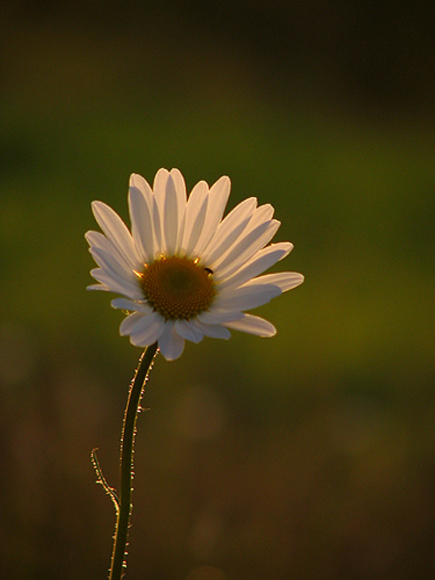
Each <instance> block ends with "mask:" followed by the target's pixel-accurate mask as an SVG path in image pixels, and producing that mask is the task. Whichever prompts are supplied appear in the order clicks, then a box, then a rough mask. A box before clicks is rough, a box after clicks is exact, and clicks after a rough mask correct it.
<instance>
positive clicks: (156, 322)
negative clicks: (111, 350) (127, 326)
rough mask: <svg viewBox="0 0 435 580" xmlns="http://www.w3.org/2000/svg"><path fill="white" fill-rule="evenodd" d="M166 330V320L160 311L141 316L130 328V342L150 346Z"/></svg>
mask: <svg viewBox="0 0 435 580" xmlns="http://www.w3.org/2000/svg"><path fill="white" fill-rule="evenodd" d="M130 316H133V314H131V315H130ZM164 330H165V321H164V319H163V317H162V316H161V315H160V314H159V313H158V312H153V313H152V314H147V315H145V316H141V318H140V320H138V322H137V323H136V324H135V325H134V327H133V328H132V329H131V330H130V342H131V343H132V344H134V345H135V346H149V345H150V344H154V343H155V342H157V341H158V340H159V338H160V337H161V336H162V334H163V332H164Z"/></svg>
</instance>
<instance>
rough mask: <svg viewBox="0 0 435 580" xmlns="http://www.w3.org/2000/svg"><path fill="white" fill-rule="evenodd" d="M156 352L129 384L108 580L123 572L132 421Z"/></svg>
mask: <svg viewBox="0 0 435 580" xmlns="http://www.w3.org/2000/svg"><path fill="white" fill-rule="evenodd" d="M156 352H157V343H155V344H153V345H151V346H149V347H147V348H146V349H145V351H144V352H143V353H142V356H141V358H140V360H139V365H138V368H137V370H136V373H135V375H134V378H133V380H132V382H131V386H130V392H129V395H128V400H127V406H126V408H125V413H124V422H123V426H122V438H121V458H120V463H121V484H120V490H119V509H118V514H117V520H116V528H115V537H114V542H113V552H112V562H111V566H110V576H109V578H110V580H121V578H122V577H123V576H124V573H125V569H126V566H127V564H126V561H125V559H126V546H127V538H128V530H129V526H130V515H131V510H132V507H133V506H132V503H131V496H132V482H133V454H134V440H135V434H136V419H137V413H138V410H139V405H140V401H141V398H142V394H143V390H144V387H145V383H146V381H147V378H148V374H149V372H150V370H151V367H152V363H153V360H154V357H155V355H156Z"/></svg>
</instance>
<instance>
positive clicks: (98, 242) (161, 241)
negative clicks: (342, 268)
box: [86, 169, 304, 360]
mask: <svg viewBox="0 0 435 580" xmlns="http://www.w3.org/2000/svg"><path fill="white" fill-rule="evenodd" d="M230 187H231V184H230V180H229V178H228V177H221V178H220V179H219V180H218V181H217V182H216V183H215V184H214V185H213V186H212V187H209V186H208V184H207V183H206V182H205V181H200V182H199V183H197V184H196V185H195V187H194V188H193V189H192V191H191V193H190V195H189V197H187V194H186V184H185V182H184V178H183V176H182V174H181V173H180V171H179V170H178V169H172V170H171V171H170V172H169V171H167V170H166V169H160V170H159V171H158V172H157V174H156V176H155V179H154V184H153V188H151V187H150V185H149V184H148V182H147V181H145V179H144V178H143V177H141V176H140V175H137V174H133V175H132V176H131V178H130V190H129V200H128V201H129V210H130V219H131V232H130V231H129V230H128V228H127V227H126V225H125V224H124V222H123V221H122V220H121V218H120V217H119V216H118V215H117V214H116V213H115V212H114V211H113V210H112V209H111V208H110V207H109V206H107V205H106V204H104V203H103V202H101V201H94V202H93V203H92V210H93V213H94V216H95V219H96V221H97V222H98V225H99V226H100V228H101V229H102V231H103V232H104V234H102V233H99V232H94V231H90V232H87V234H86V239H87V241H88V243H89V246H90V248H89V251H90V252H91V254H92V256H93V258H94V260H95V261H96V263H97V264H98V266H99V267H98V268H96V269H94V270H92V271H91V274H92V276H93V277H94V278H95V280H97V282H98V284H94V285H92V286H89V289H91V290H106V291H108V292H115V293H116V294H120V295H121V296H122V297H121V298H115V299H114V300H112V306H113V307H114V308H120V309H122V310H126V311H128V312H129V313H130V314H129V315H128V316H127V317H126V318H125V319H124V320H123V322H122V323H121V327H120V333H121V335H123V336H125V335H128V336H130V341H131V343H132V344H134V345H135V346H141V347H146V346H149V345H151V344H153V343H155V342H158V346H159V349H160V351H161V353H162V354H163V356H164V357H165V358H166V359H167V360H174V359H176V358H178V357H179V356H180V355H181V354H182V352H183V349H184V343H185V340H190V341H191V342H195V343H198V342H200V341H201V340H202V339H203V338H204V336H209V337H212V338H224V339H228V338H230V335H231V333H230V329H232V330H240V331H242V332H247V333H250V334H255V335H257V336H263V337H270V336H273V335H274V334H275V333H276V329H275V327H274V326H273V325H272V324H271V323H270V322H268V321H267V320H264V319H263V318H260V317H259V316H254V315H252V314H247V313H246V312H244V311H245V310H251V309H252V308H256V307H258V306H261V305H263V304H266V303H267V302H269V301H270V300H271V299H272V298H275V297H276V296H278V295H279V294H281V293H282V292H286V291H287V290H290V289H292V288H295V287H296V286H299V284H301V283H302V282H303V280H304V277H303V276H302V274H298V273H296V272H280V273H273V274H267V275H263V276H260V274H262V273H263V272H264V271H265V270H267V269H268V268H270V267H271V266H272V265H273V264H275V263H276V262H278V261H279V260H282V259H283V258H285V257H286V256H287V255H288V254H289V253H290V251H291V250H292V249H293V245H292V244H291V243H290V242H279V243H277V244H271V245H267V244H268V243H269V242H270V240H271V239H272V238H273V236H274V235H275V233H276V232H277V230H278V228H279V226H280V222H279V221H277V220H275V219H273V213H274V209H273V207H272V206H271V205H268V204H267V205H262V206H260V207H258V204H257V200H256V198H254V197H250V198H248V199H246V200H244V201H242V202H241V203H239V204H238V205H237V206H236V207H235V208H234V209H233V210H232V211H231V212H230V213H229V214H228V215H227V216H226V217H225V218H223V214H224V210H225V207H226V204H227V201H228V197H229V194H230Z"/></svg>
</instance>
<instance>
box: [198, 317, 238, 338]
mask: <svg viewBox="0 0 435 580" xmlns="http://www.w3.org/2000/svg"><path fill="white" fill-rule="evenodd" d="M191 323H192V324H194V325H195V326H196V327H197V328H198V329H199V330H200V331H201V332H202V333H203V334H204V336H208V337H210V338H222V339H224V340H228V339H229V338H231V332H230V331H229V330H228V328H225V326H221V325H219V324H203V323H202V322H200V321H199V320H198V319H195V320H192V322H191Z"/></svg>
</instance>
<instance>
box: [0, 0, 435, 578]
mask: <svg viewBox="0 0 435 580" xmlns="http://www.w3.org/2000/svg"><path fill="white" fill-rule="evenodd" d="M434 16H435V4H434V3H433V2H429V1H427V2H413V1H411V0H405V1H403V2H397V1H396V2H392V1H385V2H374V1H373V2H371V1H360V2H358V1H356V0H350V1H348V2H344V1H338V0H337V1H329V2H319V1H317V2H316V1H314V0H311V1H309V0H308V1H305V2H302V1H297V2H291V1H288V2H286V1H279V0H252V1H250V2H248V1H247V0H233V1H232V2H229V1H225V0H224V1H222V0H221V1H220V2H211V1H202V2H200V1H188V0H179V1H178V2H177V1H175V0H172V1H169V0H167V1H160V2H153V3H151V2H142V3H139V2H133V1H127V2H122V3H121V2H116V1H114V2H103V1H102V0H101V1H96V0H94V1H92V0H91V1H89V0H88V1H84V0H82V1H75V2H74V3H72V2H71V3H66V4H65V3H60V2H49V1H47V2H31V1H29V2H25V1H19V0H16V1H14V2H8V1H6V2H3V3H2V4H1V7H0V31H1V34H0V115H1V130H0V196H1V198H0V201H1V211H0V263H1V278H0V280H1V283H0V298H1V302H0V304H1V306H0V308H1V322H0V389H1V390H0V397H1V399H0V454H1V455H0V465H1V478H0V498H1V499H0V575H1V577H2V578H11V579H15V578H16V579H20V580H39V579H44V580H51V579H56V580H57V579H62V580H69V579H74V580H76V579H78V578H80V579H81V580H97V579H98V578H101V579H103V578H106V577H107V568H108V565H109V559H110V552H111V536H112V533H113V525H114V513H113V508H112V506H111V503H110V501H109V499H108V498H107V497H105V496H104V493H103V490H102V489H101V487H100V486H97V485H95V483H94V482H95V476H94V473H93V471H92V467H91V464H90V460H89V454H90V451H91V449H92V448H93V447H96V446H98V447H99V449H100V451H99V456H100V461H101V463H102V466H103V468H104V471H105V474H106V477H107V478H108V480H109V482H110V483H111V484H112V485H115V486H116V485H117V457H118V445H119V435H120V428H121V421H122V414H123V408H124V404H125V399H126V394H127V387H128V384H129V381H130V378H131V376H132V373H133V370H134V367H135V364H136V362H137V359H138V357H139V354H140V351H139V349H136V348H134V347H132V346H130V345H129V343H128V340H127V339H126V338H120V337H119V336H118V325H119V323H120V321H121V318H122V314H121V313H119V312H115V311H113V310H112V309H111V308H110V307H109V298H110V297H109V295H107V294H102V293H87V292H86V291H85V287H86V285H87V284H89V283H91V282H92V280H91V278H90V276H89V270H90V269H91V267H93V262H92V260H91V258H90V257H89V255H88V253H87V250H86V247H87V246H86V243H85V241H84V238H83V234H84V232H85V231H86V230H88V229H91V228H95V224H94V221H93V218H92V215H91V212H90V208H89V204H90V202H91V201H92V200H93V199H102V200H104V201H105V202H107V203H109V204H110V205H112V206H113V207H114V208H115V209H116V210H117V211H118V212H119V213H120V214H121V215H122V216H123V217H124V218H127V204H126V194H127V185H128V177H129V174H130V173H132V172H138V173H141V174H142V175H144V177H146V178H147V179H148V180H152V178H153V176H154V174H155V172H156V171H157V169H158V168H159V167H167V168H171V167H178V168H180V169H181V171H182V172H183V173H184V175H185V176H186V180H187V184H188V188H189V189H190V188H191V187H192V186H193V185H194V184H195V183H196V182H197V181H199V180H200V179H206V180H207V181H208V182H209V183H212V182H213V181H214V180H216V179H217V178H218V177H220V176H221V175H223V174H228V175H229V176H230V177H231V179H232V182H233V193H232V196H231V199H230V204H229V207H233V206H234V205H235V204H236V203H237V202H239V201H240V200H242V199H243V198H245V197H248V196H252V195H255V196H257V197H258V198H259V200H260V202H261V203H272V204H273V205H274V206H275V208H276V215H277V217H278V219H280V220H282V226H281V229H280V231H279V233H278V235H277V236H276V240H277V241H278V240H291V241H292V242H294V244H295V250H294V252H293V253H292V254H291V255H290V257H289V258H287V260H286V262H285V266H286V269H289V270H295V271H301V272H303V273H304V274H305V275H306V282H305V284H304V285H303V286H301V287H300V288H298V289H297V290H294V291H292V292H290V293H289V294H286V295H285V296H284V297H281V298H278V299H276V300H275V301H274V302H272V303H271V304H269V305H267V306H265V307H263V308H261V309H258V313H259V314H262V315H264V316H265V317H266V318H268V319H270V320H272V321H273V322H274V323H275V324H276V325H277V327H278V335H277V336H276V337H275V338H273V339H272V340H261V339H258V338H255V337H251V336H247V335H242V334H238V333H234V336H233V338H232V339H231V341H230V342H228V343H227V342H224V341H217V340H212V339H206V340H205V341H204V342H203V343H202V344H200V345H198V346H195V345H192V344H190V343H189V344H188V345H187V348H186V351H185V353H184V354H183V357H182V358H181V359H180V360H178V361H176V362H174V363H168V362H166V361H164V360H163V358H162V359H158V360H157V363H156V365H155V368H154V370H153V373H152V378H151V381H150V383H149V388H148V391H147V394H146V398H145V401H144V406H145V407H147V408H149V409H150V410H149V411H148V412H146V413H143V414H142V415H141V416H140V420H139V432H138V437H137V452H136V480H135V487H136V490H135V495H134V501H135V508H134V513H133V530H132V535H131V547H130V555H129V559H128V561H129V568H128V572H127V578H131V579H134V578H136V579H140V578H143V579H144V580H145V579H146V580H266V579H267V580H269V579H270V580H287V579H288V580H290V579H293V578H297V579H300V580H381V579H382V580H405V579H409V578H412V579H413V580H428V579H429V578H432V577H435V551H434V541H435V527H434V517H435V499H434V498H435V495H434V486H435V457H434V454H435V428H434V423H435V397H434V386H435V385H434V383H435V361H434V354H435V348H434V347H435V333H434V310H435V308H434V298H435V296H434V278H435V276H434V257H435V251H434V248H435V228H434V209H435V195H434V184H435V163H434V154H435V147H434V146H435V138H434V137H435V132H434V127H435V115H434V104H435V103H434V90H435V75H434V56H435V46H434V45H435V34H434V32H435V26H434Z"/></svg>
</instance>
